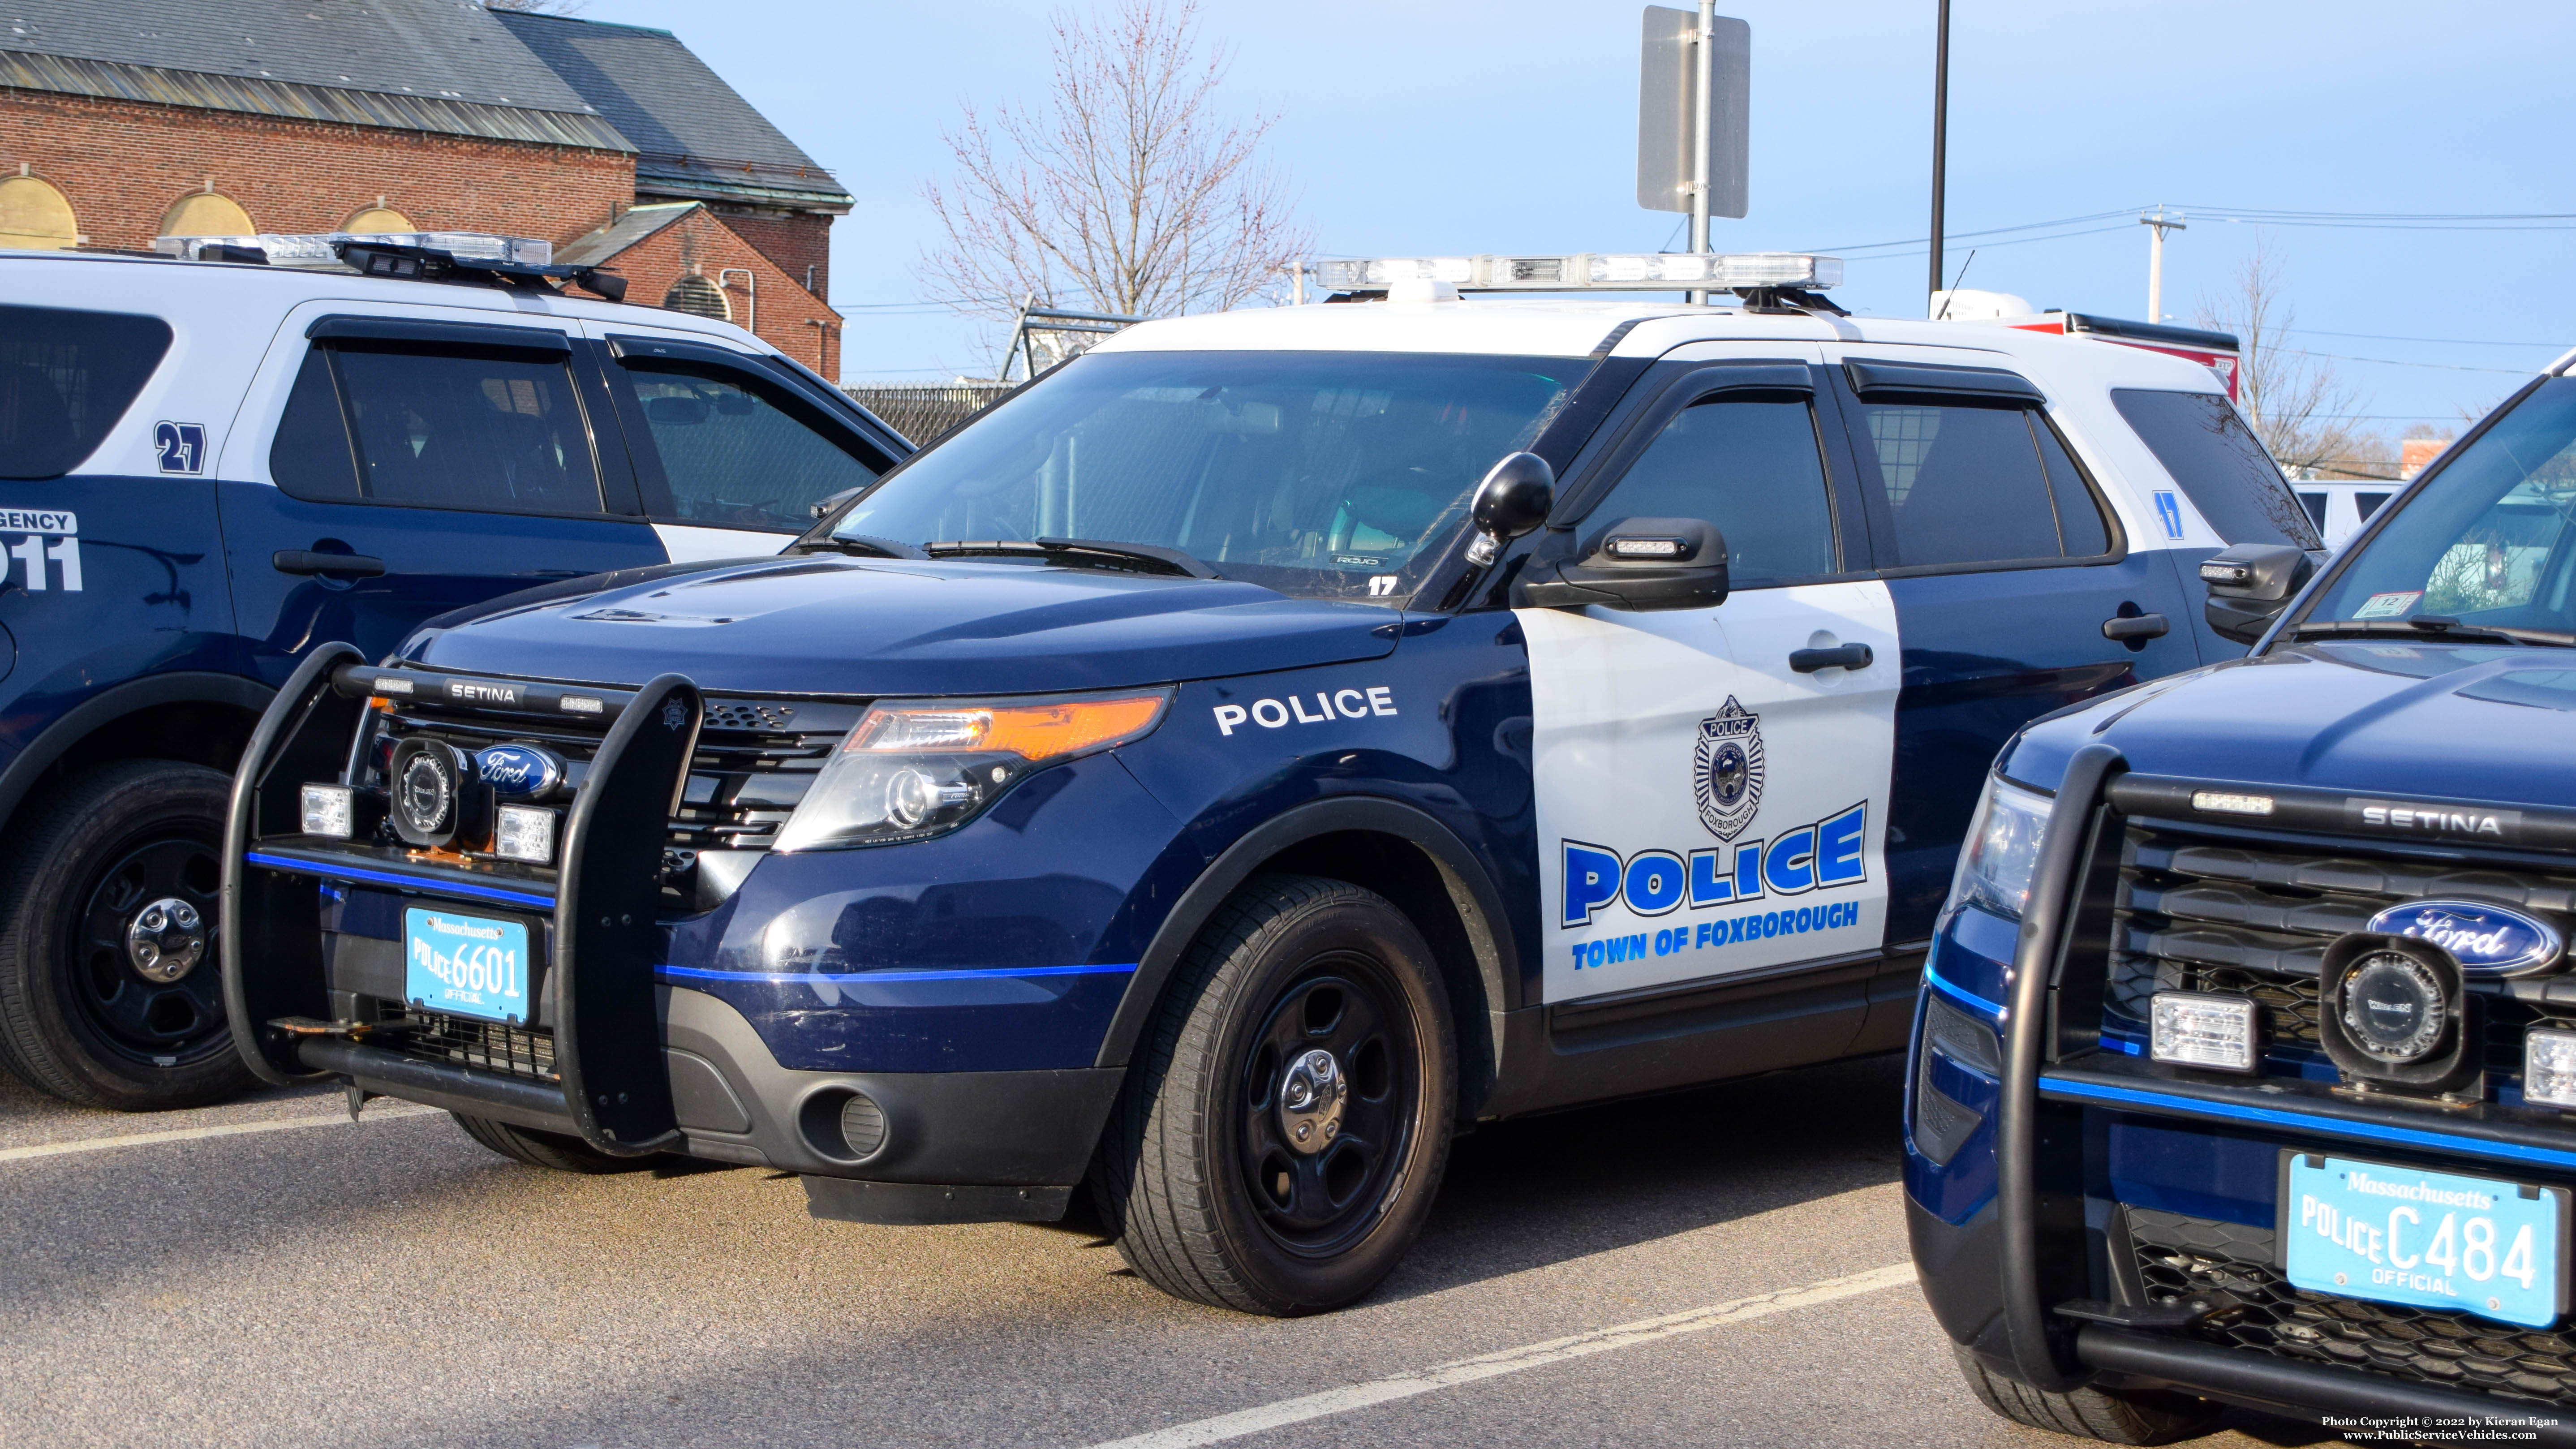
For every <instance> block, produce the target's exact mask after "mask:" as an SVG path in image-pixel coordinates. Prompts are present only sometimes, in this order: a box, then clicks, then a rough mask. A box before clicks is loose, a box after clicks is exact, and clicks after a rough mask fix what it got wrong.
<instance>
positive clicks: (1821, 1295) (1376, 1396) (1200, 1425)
mask: <svg viewBox="0 0 2576 1449" xmlns="http://www.w3.org/2000/svg"><path fill="white" fill-rule="evenodd" d="M1913 1281H1914V1265H1913V1264H1911V1263H1890V1264H1888V1265H1887V1266H1886V1267H1884V1268H1872V1269H1870V1270H1869V1271H1868V1272H1866V1273H1854V1274H1851V1275H1849V1276H1848V1277H1842V1278H1827V1279H1825V1280H1824V1281H1823V1282H1821V1283H1810V1284H1807V1285H1806V1286H1805V1287H1803V1288H1783V1289H1781V1290H1780V1291H1779V1292H1776V1293H1763V1294H1759V1295H1756V1296H1755V1297H1751V1298H1738V1299H1735V1300H1734V1301H1732V1302H1728V1303H1712V1304H1710V1305H1708V1306H1707V1307H1705V1308H1692V1309H1686V1310H1684V1311H1683V1312H1680V1313H1668V1314H1666V1315H1664V1316H1663V1317H1661V1318H1641V1319H1638V1320H1637V1321H1636V1322H1634V1323H1622V1324H1619V1325H1617V1326H1616V1327H1612V1328H1602V1329H1595V1330H1594V1331H1593V1332H1590V1333H1578V1334H1575V1335H1573V1336H1572V1337H1570V1338H1552V1339H1549V1340H1548V1341H1547V1342H1545V1343H1533V1344H1527V1345H1524V1346H1522V1347H1520V1348H1507V1349H1504V1350H1503V1351H1502V1352H1500V1353H1489V1354H1484V1355H1482V1356H1480V1357H1477V1358H1462V1359H1458V1360H1456V1361H1454V1362H1451V1363H1444V1364H1436V1365H1434V1366H1432V1367H1430V1368H1426V1369H1415V1370H1414V1371H1413V1372H1411V1373H1402V1374H1394V1375H1391V1376H1389V1377H1387V1378H1382V1379H1370V1380H1369V1381H1368V1382H1366V1383H1359V1384H1351V1385H1348V1386H1346V1387H1343V1388H1338V1389H1326V1390H1325V1391H1324V1392H1322V1393H1320V1394H1308V1395H1306V1396H1305V1397H1303V1398H1297V1399H1281V1400H1280V1401H1279V1402H1277V1403H1275V1404H1264V1405H1262V1406H1260V1407H1259V1408H1255V1409H1239V1410H1237V1411H1235V1412H1234V1413H1231V1414H1219V1415H1217V1416H1216V1417H1215V1418H1212V1419H1197V1420H1193V1421H1192V1422H1190V1423H1187V1424H1175V1425H1173V1426H1172V1427H1170V1428H1168V1429H1156V1430H1154V1431H1152V1432H1151V1433H1146V1434H1138V1435H1135V1436H1133V1437H1132V1438H1126V1439H1113V1440H1110V1441H1109V1442H1107V1443H1104V1444H1095V1445H1092V1446H1091V1449H1197V1446H1199V1445H1202V1444H1217V1443H1222V1442H1224V1441H1225V1440H1228V1439H1239V1438H1241V1437H1243V1436H1244V1435H1246V1434H1258V1433H1260V1432H1261V1431H1262V1430H1264V1429H1276V1428H1279V1427H1280V1426H1281V1425H1284V1424H1298V1423H1303V1422H1305V1421H1306V1420H1308V1419H1320V1418H1323V1417H1324V1416H1326V1415H1328V1414H1346V1413H1349V1412H1350V1411H1351V1410H1353V1409H1364V1408H1367V1407H1368V1406H1369V1405H1371V1404H1383V1403H1386V1402H1388V1401H1390V1400H1393V1399H1409V1398H1411V1397H1413V1396H1414V1395H1415V1394H1427V1393H1429V1392H1431V1391H1432V1390H1433V1389H1445V1388H1450V1387H1453V1386H1455V1385H1458V1384H1467V1383H1474V1382H1475V1381H1476V1380H1478V1379H1489V1378H1493V1377H1495V1376H1496V1375H1498V1374H1515V1373H1519V1372H1520V1371H1521V1370H1523V1369H1533V1368H1538V1367H1540V1366H1541V1365H1543V1364H1551V1363H1561V1362H1563V1361H1564V1360H1566V1359H1570V1358H1582V1357H1583V1356H1585V1355H1586V1354H1595V1353H1607V1352H1609V1351H1610V1350H1612V1349H1614V1348H1633V1347H1635V1346H1636V1345H1638V1344H1641V1343H1652V1342H1654V1341H1656V1340H1657V1339H1663V1338H1672V1337H1674V1336H1676V1335H1678V1334H1684V1333H1697V1332H1699V1331H1701V1330H1702V1329H1708V1328H1723V1327H1725V1326H1726V1325H1728V1324H1730V1323H1744V1322H1748V1321H1750V1320H1752V1319H1756V1318H1768V1317H1770V1316H1771V1315H1772V1314H1774V1313H1787V1312H1789V1311H1790V1310H1792V1309H1797V1308H1811V1307H1813V1306H1815V1305H1816V1304H1819V1303H1831V1302H1833V1301H1834V1300H1835V1299H1837V1298H1850V1297H1852V1296H1854V1295H1856V1294H1861V1293H1875V1292H1877V1291H1879V1290H1880V1289H1882V1288H1895V1287H1898V1286H1900V1285H1903V1284H1907V1283H1911V1282H1913Z"/></svg>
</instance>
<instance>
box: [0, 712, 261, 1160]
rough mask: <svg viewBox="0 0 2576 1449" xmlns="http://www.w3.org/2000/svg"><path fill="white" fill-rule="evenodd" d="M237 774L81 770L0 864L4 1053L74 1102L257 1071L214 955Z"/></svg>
mask: <svg viewBox="0 0 2576 1449" xmlns="http://www.w3.org/2000/svg"><path fill="white" fill-rule="evenodd" d="M231 785H232V782H231V781H230V780H228V779H226V778H225V777H224V776H222V775H220V774H218V773H216V772H215V771H213V770H209V769H206V768H204V767H202V766H198V765H184V764H179V763H176V762H174V761H168V760H127V761H120V762H118V763H115V764H111V765H105V766H101V767H99V768H97V769H95V770H92V771H89V772H87V773H85V774H82V775H78V776H75V777H74V778H73V779H71V780H69V781H67V782H65V783H64V784H62V785H61V786H59V787H57V788H56V789H54V790H53V791H52V792H51V794H50V795H49V796H48V797H46V798H44V799H41V800H38V801H35V802H31V804H30V805H29V807H28V808H27V810H26V811H25V812H24V813H23V814H22V815H21V817H20V820H21V821H22V822H23V829H24V833H23V834H22V835H20V837H19V839H18V840H17V841H16V842H15V843H14V844H13V846H12V849H11V851H10V854H9V856H8V859H7V864H6V867H5V869H0V1059H5V1061H6V1062H7V1065H8V1066H9V1067H10V1068H11V1069H12V1070H13V1071H15V1072H16V1073H17V1074H18V1075H19V1076H21V1077H23V1078H25V1079H26V1080H27V1081H28V1082H29V1083H31V1084H32V1085H35V1086H37V1087H41V1088H43V1089H45V1090H47V1091H49V1092H52V1093H54V1094H55V1095H57V1096H60V1097H63V1098H66V1099H68V1100H70V1101H74V1102H80V1103H84V1104H86V1105H89V1106H95V1107H113V1108H119V1109H122V1110H127V1111H150V1110H159V1109H164V1108H172V1107H194V1106H202V1105H204V1104H206V1103H208V1102H216V1101H221V1100H223V1099H225V1098H227V1097H231V1096H234V1095H237V1094H238V1093H240V1092H241V1091H242V1090H244V1089H245V1088H247V1087H249V1086H250V1085H251V1082H252V1077H251V1074H250V1069H249V1068H248V1066H246V1065H245V1064H244V1063H243V1062H242V1060H241V1057H240V1055H239V1053H238V1052H237V1051H235V1049H234V1047H233V1041H232V1029H231V1025H230V1023H229V1022H228V1021H227V1020H226V1019H225V1015H224V993H223V974H222V965H221V963H220V962H219V961H217V960H216V959H215V941H216V932H215V923H216V917H217V914H218V912H217V900H218V894H219V891H220V889H221V885H222V875H223V871H222V864H221V856H220V853H219V851H220V847H219V844H218V842H220V841H221V839H222V834H223V820H224V810H225V805H226V797H227V796H228V794H229V793H230V790H231Z"/></svg>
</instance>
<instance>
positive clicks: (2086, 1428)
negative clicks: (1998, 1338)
mask: <svg viewBox="0 0 2576 1449" xmlns="http://www.w3.org/2000/svg"><path fill="white" fill-rule="evenodd" d="M1950 1351H1951V1352H1952V1353H1954V1354H1956V1355H1958V1359H1959V1375H1960V1377H1962V1378H1964V1379H1966V1380H1967V1381H1968V1392H1970V1393H1972V1394H1975V1395H1976V1396H1977V1402H1978V1403H1981V1404H1983V1405H1985V1406H1986V1407H1987V1408H1989V1409H1992V1410H1993V1411H1994V1412H1996V1413H1997V1414H2000V1415H2002V1416H2003V1417H2004V1418H2007V1419H2010V1420H2012V1421H2013V1422H2014V1423H2016V1424H2024V1425H2028V1426H2029V1427H2031V1428H2033V1429H2046V1430H2049V1431H2051V1432H2052V1433H2058V1434H2072V1435H2074V1436H2075V1437H2077V1438H2079V1439H2098V1440H2100V1441H2101V1442H2103V1443H2105V1444H2170V1443H2172V1442H2174V1441H2175V1440H2177V1439H2193V1438H2198V1437H2199V1436H2200V1435H2202V1434H2205V1433H2207V1432H2209V1430H2210V1428H2211V1426H2212V1422H2213V1421H2214V1420H2216V1419H2217V1417H2218V1414H2219V1408H2218V1406H2217V1405H2216V1404H2212V1403H2210V1402H2208V1401H2207V1400H2205V1399H2193V1398H2186V1397H2184V1396H2183V1395H2181V1394H2153V1393H2149V1394H2134V1393H2120V1392H2115V1391H2113V1390H2110V1389H2074V1390H2071V1391H2069V1392H2067V1393H2062V1394H2057V1393H2050V1392H2048V1391H2046V1390H2044V1389H2034V1388H2030V1387H2028V1386H2026V1385H2023V1384H2019V1383H2015V1382H2014V1381H2012V1380H2011V1379H2008V1378H2005V1377H2004V1376H2003V1375H2001V1374H1998V1373H1994V1372H1991V1371H1989V1370H1988V1369H1987V1368H1986V1366H1985V1364H1984V1363H1983V1362H1982V1361H1980V1360H1979V1359H1978V1357H1977V1356H1976V1355H1975V1354H1973V1353H1970V1352H1969V1351H1968V1350H1967V1349H1965V1348H1963V1347H1961V1346H1960V1345H1958V1344H1955V1343H1954V1344H1952V1345H1950Z"/></svg>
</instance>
